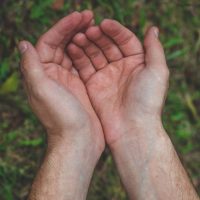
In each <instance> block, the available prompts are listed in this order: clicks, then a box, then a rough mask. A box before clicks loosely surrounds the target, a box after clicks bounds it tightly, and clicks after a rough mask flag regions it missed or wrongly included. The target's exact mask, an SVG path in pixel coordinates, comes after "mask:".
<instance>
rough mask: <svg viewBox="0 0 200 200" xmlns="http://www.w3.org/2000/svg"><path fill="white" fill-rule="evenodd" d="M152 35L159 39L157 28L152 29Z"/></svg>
mask: <svg viewBox="0 0 200 200" xmlns="http://www.w3.org/2000/svg"><path fill="white" fill-rule="evenodd" d="M154 34H155V36H156V37H157V38H158V37H159V29H158V28H157V27H155V28H154Z"/></svg>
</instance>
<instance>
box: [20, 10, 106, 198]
mask: <svg viewBox="0 0 200 200" xmlns="http://www.w3.org/2000/svg"><path fill="white" fill-rule="evenodd" d="M92 18H93V17H92V13H91V12H90V11H83V12H82V13H78V12H74V13H72V14H71V15H69V16H67V17H65V18H63V19H61V20H60V21H59V22H58V23H57V24H56V25H54V26H53V27H52V28H51V29H50V30H49V31H48V32H47V33H45V34H44V35H42V36H41V38H40V39H39V41H38V43H37V45H36V48H35V47H33V46H32V44H31V43H29V42H27V41H23V42H21V43H20V44H19V49H20V52H21V54H22V59H21V70H22V73H23V76H24V85H25V88H26V92H27V96H28V100H29V103H30V106H31V108H32V110H33V111H34V113H35V114H36V115H37V117H38V118H39V120H40V121H41V123H42V124H43V126H44V127H45V129H46V132H47V138H48V147H47V150H46V156H45V159H44V161H43V163H42V165H41V168H40V170H39V172H38V174H37V176H36V179H35V180H34V183H33V186H32V189H31V192H30V196H29V199H30V200H36V199H37V200H45V199H47V200H55V199H59V200H83V199H86V195H87V191H88V187H89V183H90V180H91V177H92V173H93V170H94V167H95V165H96V163H97V161H98V159H99V157H100V155H101V153H102V151H103V149H104V145H105V142H104V136H103V133H102V127H101V124H100V122H99V119H98V118H97V116H96V114H95V112H94V110H93V108H92V105H91V103H90V101H89V97H88V95H87V91H86V88H85V86H84V85H83V83H82V81H81V80H80V78H79V76H78V75H77V72H75V71H76V70H74V69H73V65H72V61H71V60H70V58H69V57H68V55H67V54H66V51H65V45H66V44H67V43H68V42H69V41H70V40H71V39H72V37H73V35H74V34H75V33H76V32H79V31H82V30H84V29H86V28H87V27H88V26H90V23H91V20H92Z"/></svg>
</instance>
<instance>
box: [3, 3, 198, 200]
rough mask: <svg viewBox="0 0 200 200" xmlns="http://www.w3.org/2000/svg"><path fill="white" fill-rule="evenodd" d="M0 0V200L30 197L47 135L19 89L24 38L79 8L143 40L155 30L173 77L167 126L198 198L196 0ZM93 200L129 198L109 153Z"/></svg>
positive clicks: (93, 186)
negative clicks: (20, 47)
mask: <svg viewBox="0 0 200 200" xmlns="http://www.w3.org/2000/svg"><path fill="white" fill-rule="evenodd" d="M56 2H57V3H59V2H60V3H61V6H59V4H57V6H56V5H55V4H53V3H55V0H29V1H26V0H1V7H0V16H1V19H0V199H1V200H18V199H26V197H27V194H28V191H29V188H30V185H31V182H32V180H33V178H34V175H35V172H36V170H37V169H38V167H39V163H40V162H41V160H42V157H43V154H44V149H45V136H44V130H43V128H42V127H41V125H40V124H39V122H38V121H37V119H36V118H35V116H34V115H33V114H32V112H31V111H30V109H29V107H28V105H27V100H26V97H25V94H24V92H23V89H22V84H21V78H20V73H19V55H18V51H17V48H16V45H17V43H18V42H19V41H20V40H21V39H27V40H29V41H31V42H33V43H35V42H36V40H37V38H38V37H39V36H40V35H41V34H42V33H43V32H44V31H46V30H47V29H48V28H49V27H50V26H51V25H52V24H53V23H55V22H56V21H57V20H58V19H60V18H61V17H63V16H65V15H67V14H68V13H70V12H72V11H74V10H83V9H92V10H93V11H94V13H95V19H96V22H97V23H99V22H100V21H101V20H102V19H103V18H114V19H116V20H118V21H120V22H121V23H123V24H124V25H126V26H127V27H128V28H130V29H131V30H132V31H134V32H135V33H136V34H137V35H138V36H139V38H140V39H143V37H144V33H145V31H146V29H147V28H148V27H149V26H151V25H156V26H158V27H159V29H160V38H161V41H162V43H163V45H164V47H165V51H166V56H167V60H168V65H169V67H170V71H171V79H170V88H169V94H168V97H167V100H166V106H165V109H164V113H163V121H164V125H165V128H166V129H167V131H168V133H169V135H170V137H171V139H172V141H173V143H174V145H175V148H176V149H177V151H178V153H179V155H180V157H181V160H182V161H183V163H184V165H185V166H186V169H187V171H188V173H189V174H190V176H191V178H192V181H193V183H194V185H195V187H196V188H197V190H198V193H199V194H200V134H199V130H200V81H199V80H200V70H199V66H200V56H199V55H200V9H199V8H200V3H199V1H198V0H196V1H192V0H183V1H181V3H180V1H170V0H165V1H158V0H154V1H153V0H148V1H147V0H146V1H145V0H143V1H142V0H141V1H136V0H127V1H123V0H93V1H92V0H84V1H81V0H76V1H72V0H65V1H63V2H64V4H62V0H61V1H59V0H57V1H56ZM88 199H94V200H106V199H112V200H116V199H120V200H121V199H127V198H126V195H125V193H124V192H123V189H122V187H121V185H120V181H119V178H118V176H117V172H116V169H115V166H114V164H113V161H112V158H111V156H110V154H109V150H108V149H106V150H105V152H104V154H103V156H102V158H101V160H100V162H99V164H98V166H97V168H96V171H95V174H94V177H93V181H92V184H91V188H90V191H89V196H88Z"/></svg>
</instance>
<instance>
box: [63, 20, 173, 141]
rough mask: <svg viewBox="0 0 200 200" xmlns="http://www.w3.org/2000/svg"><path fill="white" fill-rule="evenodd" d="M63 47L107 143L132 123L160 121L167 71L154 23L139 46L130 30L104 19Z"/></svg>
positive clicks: (128, 128)
mask: <svg viewBox="0 0 200 200" xmlns="http://www.w3.org/2000/svg"><path fill="white" fill-rule="evenodd" d="M67 50H68V54H69V55H70V57H71V59H72V60H73V64H74V66H75V68H76V69H77V70H78V72H79V75H80V77H81V79H82V80H83V82H84V83H85V85H86V88H87V90H88V94H89V97H90V100H91V102H92V105H93V107H94V109H95V111H96V113H97V115H98V116H99V118H100V120H101V123H102V126H103V129H104V133H105V137H106V141H107V143H108V144H111V143H113V142H115V141H116V140H118V139H119V138H120V137H121V136H124V135H125V134H127V133H128V132H130V129H134V127H135V126H137V125H138V126H139V125H140V126H144V124H146V123H153V122H154V121H160V120H161V119H160V118H161V111H162V106H163V103H164V100H165V93H166V90H167V88H168V76H169V71H168V68H167V65H166V62H165V56H164V51H163V48H162V45H161V44H160V42H159V40H158V29H157V28H156V27H152V28H150V29H149V30H148V31H147V33H146V36H145V40H144V48H143V46H142V44H141V42H140V41H139V39H138V38H137V37H136V36H135V35H134V33H132V32H131V31H129V30H128V29H127V28H125V27H124V26H122V25H121V24H119V23H118V22H116V21H114V20H104V21H103V22H102V23H101V25H100V26H99V27H98V26H96V27H90V28H89V29H88V30H87V31H86V33H85V34H83V33H79V34H77V35H76V36H75V37H74V38H73V43H72V44H70V45H69V46H68V48H67Z"/></svg>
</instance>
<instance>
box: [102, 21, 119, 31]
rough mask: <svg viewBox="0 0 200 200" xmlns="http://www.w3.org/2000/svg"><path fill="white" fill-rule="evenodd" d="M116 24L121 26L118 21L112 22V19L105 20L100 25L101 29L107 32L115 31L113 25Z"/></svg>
mask: <svg viewBox="0 0 200 200" xmlns="http://www.w3.org/2000/svg"><path fill="white" fill-rule="evenodd" d="M116 24H119V22H117V21H116V20H112V19H104V20H103V21H102V22H101V24H100V27H101V28H102V29H103V30H106V31H111V30H113V28H114V27H113V25H116Z"/></svg>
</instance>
